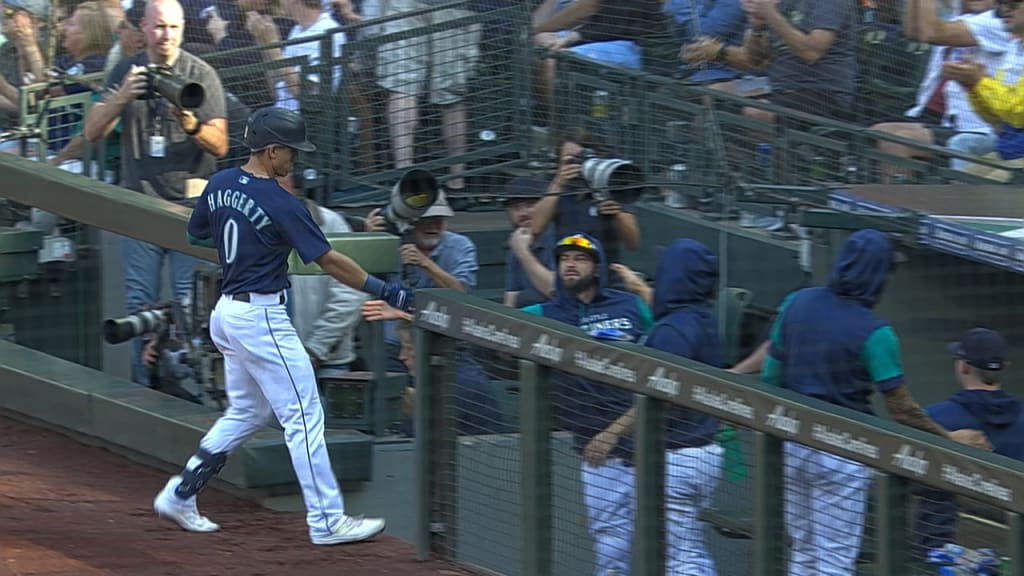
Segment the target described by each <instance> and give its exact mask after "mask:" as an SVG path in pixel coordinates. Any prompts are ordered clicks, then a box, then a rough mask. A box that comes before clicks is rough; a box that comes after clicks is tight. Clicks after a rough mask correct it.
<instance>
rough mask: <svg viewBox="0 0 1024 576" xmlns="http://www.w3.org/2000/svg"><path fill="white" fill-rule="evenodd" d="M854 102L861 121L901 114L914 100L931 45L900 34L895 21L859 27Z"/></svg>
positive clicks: (900, 31) (876, 119)
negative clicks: (893, 22) (856, 85)
mask: <svg viewBox="0 0 1024 576" xmlns="http://www.w3.org/2000/svg"><path fill="white" fill-rule="evenodd" d="M859 36H860V42H859V45H858V49H857V61H858V69H859V74H858V83H857V84H858V93H857V101H858V108H859V109H860V114H859V115H858V116H859V117H860V119H861V120H863V121H872V122H874V121H878V120H880V119H885V118H894V117H900V116H902V115H903V113H904V112H905V111H906V110H907V109H908V108H910V106H911V105H913V103H914V98H915V96H916V95H917V89H918V86H919V85H920V83H921V79H922V78H923V76H924V72H925V68H926V67H927V65H928V58H929V55H930V54H931V45H930V44H927V43H924V42H918V41H916V40H911V39H909V38H906V37H905V36H903V32H902V30H901V29H900V27H899V26H897V25H894V24H870V25H866V26H863V27H861V30H860V34H859Z"/></svg>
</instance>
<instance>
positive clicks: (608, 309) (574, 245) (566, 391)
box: [523, 234, 653, 576]
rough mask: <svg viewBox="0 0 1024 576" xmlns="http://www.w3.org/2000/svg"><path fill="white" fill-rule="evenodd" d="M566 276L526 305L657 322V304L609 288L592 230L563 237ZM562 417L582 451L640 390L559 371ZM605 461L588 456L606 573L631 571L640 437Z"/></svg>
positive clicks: (593, 515) (613, 324)
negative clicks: (539, 300)
mask: <svg viewBox="0 0 1024 576" xmlns="http://www.w3.org/2000/svg"><path fill="white" fill-rule="evenodd" d="M555 261H556V262H557V265H558V275H557V277H556V278H555V295H554V298H553V299H551V300H550V301H548V302H545V303H544V304H536V305H533V306H527V307H525V308H523V311H524V312H529V313H532V314H537V315H540V316H544V317H546V318H551V319H552V320H558V321H560V322H564V323H566V324H571V325H573V326H578V327H579V328H581V329H583V330H585V331H586V332H589V333H594V332H595V331H598V330H614V331H617V333H619V334H620V335H621V337H622V338H621V339H623V340H626V339H628V340H632V341H636V340H637V339H639V338H640V337H641V336H642V335H643V334H644V333H645V332H646V331H647V330H648V329H649V328H650V327H651V324H652V323H653V322H652V317H651V310H650V308H648V307H647V304H645V303H644V301H643V300H642V299H641V298H640V297H639V296H637V295H635V294H630V293H628V292H622V291H619V290H613V289H610V288H608V264H607V262H606V259H605V253H604V250H603V248H602V247H601V244H600V243H599V242H598V241H597V240H596V239H594V238H592V237H590V236H587V235H585V234H574V235H572V236H566V237H565V238H562V239H561V240H559V241H558V242H557V243H556V244H555ZM553 384H554V386H555V408H556V415H557V416H556V424H557V425H558V427H559V428H560V429H565V430H570V431H572V432H573V434H574V436H575V442H574V444H575V449H576V451H577V452H579V453H582V452H583V450H584V448H585V447H586V446H587V445H588V444H589V443H590V441H591V440H592V439H593V438H594V437H595V436H597V435H598V434H600V433H601V432H602V431H604V430H605V428H607V427H608V425H609V424H611V423H612V422H614V421H615V420H616V419H618V418H619V417H620V416H622V415H623V414H624V413H625V412H626V411H628V410H629V409H630V407H631V406H632V405H633V393H632V392H631V391H629V390H626V389H624V388H618V387H616V386H611V385H608V384H601V383H599V382H595V381H593V380H589V379H587V378H583V377H580V376H573V375H569V374H565V373H559V372H556V373H555V374H553ZM607 456H608V457H607V458H605V459H604V461H603V463H602V464H601V465H592V464H590V463H588V462H585V461H584V462H582V483H583V494H584V502H585V504H586V508H587V525H588V527H589V530H590V535H591V536H592V537H593V538H594V542H595V549H594V555H595V565H596V573H597V574H598V575H599V576H604V575H608V574H615V573H618V574H628V573H629V567H630V556H631V551H632V545H633V516H634V501H635V495H634V493H635V490H634V484H635V474H634V468H633V466H632V464H631V462H630V460H631V456H632V442H631V440H630V439H629V438H623V439H622V440H621V441H620V442H618V443H617V444H616V445H615V447H613V448H612V449H610V450H609V451H608V455H607Z"/></svg>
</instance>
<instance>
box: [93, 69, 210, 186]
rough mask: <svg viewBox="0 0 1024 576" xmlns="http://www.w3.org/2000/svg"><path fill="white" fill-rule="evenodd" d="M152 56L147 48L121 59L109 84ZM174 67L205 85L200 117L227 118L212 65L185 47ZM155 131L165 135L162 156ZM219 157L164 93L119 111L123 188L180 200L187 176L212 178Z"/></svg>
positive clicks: (118, 81) (206, 119) (205, 119)
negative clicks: (182, 120) (197, 138)
mask: <svg viewBox="0 0 1024 576" xmlns="http://www.w3.org/2000/svg"><path fill="white" fill-rule="evenodd" d="M148 62H149V55H148V54H146V52H145V51H143V52H140V53H138V54H136V55H135V56H132V57H130V58H125V59H123V60H121V62H120V63H119V64H118V65H117V66H116V67H115V68H114V70H113V71H112V72H111V73H110V77H109V78H108V79H107V88H108V89H114V88H116V87H117V86H119V85H120V84H121V81H122V80H123V79H124V77H125V74H127V73H128V70H130V69H131V67H132V66H133V65H134V66H145V65H146V64H147V63H148ZM173 70H174V74H175V75H177V76H180V77H182V78H185V79H187V80H189V81H192V82H198V83H199V84H200V85H202V87H203V88H204V90H205V93H206V94H205V98H204V99H203V105H202V106H201V107H199V109H198V110H194V111H193V112H195V115H196V118H198V119H199V122H200V123H204V122H209V121H210V120H213V119H215V118H227V110H226V105H225V102H224V89H223V87H222V86H221V83H220V77H219V76H217V72H216V71H215V70H214V69H213V67H211V66H210V65H209V64H207V63H206V62H203V61H202V60H200V59H199V58H198V57H196V56H193V55H192V54H189V53H188V52H185V51H182V52H181V55H180V56H179V57H178V59H177V60H176V61H175V62H174V66H173ZM154 136H156V137H162V140H163V143H164V155H163V157H154V156H153V152H154V150H152V147H153V145H154V144H156V143H158V142H159V140H154ZM216 161H217V159H216V158H215V157H214V156H213V154H210V153H209V152H206V151H205V150H203V149H202V148H201V147H200V146H199V144H197V143H196V141H195V140H194V139H193V138H192V137H191V136H189V135H188V134H185V131H184V130H182V129H181V123H179V122H178V121H177V119H176V118H175V117H174V116H173V115H172V114H171V112H170V103H169V102H168V101H167V100H166V99H164V98H153V99H146V100H136V101H135V102H132V103H131V104H130V105H128V106H126V107H125V109H124V112H122V113H121V174H122V179H121V185H122V186H124V187H125V188H128V189H131V190H135V191H138V192H144V193H146V194H149V195H151V196H158V197H160V198H164V199H166V200H172V201H178V200H182V199H184V197H185V181H186V180H187V179H189V178H208V177H209V176H210V175H211V174H213V173H214V171H215V169H216Z"/></svg>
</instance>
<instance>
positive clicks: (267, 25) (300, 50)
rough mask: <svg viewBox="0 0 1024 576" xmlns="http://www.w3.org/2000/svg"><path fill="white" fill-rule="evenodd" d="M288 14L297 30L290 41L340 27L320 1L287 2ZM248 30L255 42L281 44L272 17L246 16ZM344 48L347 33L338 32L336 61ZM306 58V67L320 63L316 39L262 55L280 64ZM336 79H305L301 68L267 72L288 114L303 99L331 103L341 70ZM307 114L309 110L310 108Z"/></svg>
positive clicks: (334, 40)
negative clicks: (283, 60)
mask: <svg viewBox="0 0 1024 576" xmlns="http://www.w3.org/2000/svg"><path fill="white" fill-rule="evenodd" d="M284 6H285V9H286V12H287V14H288V15H289V16H290V17H291V18H292V19H293V20H294V21H295V27H294V28H292V31H291V32H290V33H289V34H288V40H289V41H292V40H295V39H298V38H306V37H310V38H313V37H316V36H321V35H323V34H325V33H327V32H329V31H331V30H334V29H335V28H338V23H337V22H336V21H335V20H334V18H332V17H331V15H330V14H329V13H328V12H325V11H324V10H323V8H322V6H321V3H320V0H284ZM246 18H247V20H246V24H245V26H246V29H247V30H248V31H249V33H250V34H252V37H253V38H255V39H256V42H258V43H260V44H263V45H264V46H266V45H272V44H277V43H279V42H281V37H280V36H278V32H277V25H276V23H275V22H274V18H273V17H272V16H269V15H260V14H256V13H249V14H248V15H247V16H246ZM344 44H345V33H344V32H341V31H340V30H339V31H335V32H334V33H333V34H332V35H331V45H332V47H333V50H332V53H333V55H334V57H335V58H341V49H342V46H343V45H344ZM298 57H305V58H306V63H307V64H308V65H310V66H315V65H316V64H318V63H319V62H320V41H319V39H317V38H314V39H311V40H310V41H309V42H303V43H301V44H289V45H288V46H285V47H284V49H281V48H268V49H265V50H264V51H263V59H264V61H265V62H268V63H271V62H275V61H277V60H282V59H288V58H298ZM333 73H334V78H333V79H332V80H331V81H330V87H327V84H328V83H327V82H326V81H323V80H321V78H320V77H319V75H317V74H307V75H306V76H305V77H303V76H302V70H301V68H300V67H294V68H293V67H281V66H277V67H274V68H272V69H270V70H268V71H267V77H268V82H269V83H270V84H271V86H273V90H274V92H275V94H276V95H277V96H276V97H277V106H279V107H281V108H288V109H289V110H298V109H299V97H300V95H301V96H302V98H303V99H305V100H306V101H307V102H317V101H330V100H331V99H332V98H331V97H330V96H329V95H330V94H332V93H333V92H334V91H336V90H337V89H338V86H339V85H340V83H341V67H340V66H336V67H335V68H334V72H333ZM306 111H307V112H310V110H308V105H307V110H306Z"/></svg>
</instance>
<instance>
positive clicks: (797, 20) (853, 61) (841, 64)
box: [768, 0, 857, 98]
mask: <svg viewBox="0 0 1024 576" xmlns="http://www.w3.org/2000/svg"><path fill="white" fill-rule="evenodd" d="M779 12H780V13H781V14H782V15H783V16H784V17H785V18H786V20H788V21H789V23H790V24H792V25H793V26H794V27H795V28H797V29H798V30H800V31H801V32H803V33H804V34H808V33H810V32H811V31H812V30H832V31H833V32H835V33H836V38H835V41H834V42H833V43H832V47H831V48H829V50H828V51H827V52H826V53H825V56H823V57H822V58H821V59H820V60H818V61H817V62H815V63H814V64H808V63H806V62H804V61H803V60H801V59H800V58H799V57H797V55H796V54H794V53H793V52H792V50H790V49H789V47H788V46H786V45H785V44H784V43H783V42H782V40H780V39H779V37H778V35H777V34H774V33H772V38H771V41H772V55H773V59H772V63H771V65H770V66H769V68H768V78H769V79H770V80H771V83H772V91H780V90H801V89H804V90H806V89H814V90H817V91H826V92H834V93H836V94H837V95H839V96H843V97H847V98H852V97H853V94H854V90H855V88H854V83H855V81H856V77H857V58H856V44H855V42H856V38H857V36H856V26H857V4H856V0H781V2H779Z"/></svg>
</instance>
